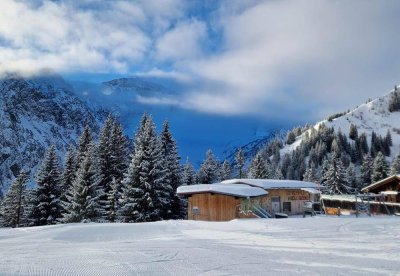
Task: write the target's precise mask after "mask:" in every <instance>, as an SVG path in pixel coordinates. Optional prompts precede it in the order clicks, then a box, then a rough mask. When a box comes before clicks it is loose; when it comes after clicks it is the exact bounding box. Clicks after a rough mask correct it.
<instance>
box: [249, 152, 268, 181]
mask: <svg viewBox="0 0 400 276" xmlns="http://www.w3.org/2000/svg"><path fill="white" fill-rule="evenodd" d="M249 177H250V178H255V179H265V178H267V177H268V170H267V167H266V166H265V161H264V159H263V158H262V155H261V153H257V154H256V156H255V157H254V158H253V160H252V161H251V165H250V171H249Z"/></svg>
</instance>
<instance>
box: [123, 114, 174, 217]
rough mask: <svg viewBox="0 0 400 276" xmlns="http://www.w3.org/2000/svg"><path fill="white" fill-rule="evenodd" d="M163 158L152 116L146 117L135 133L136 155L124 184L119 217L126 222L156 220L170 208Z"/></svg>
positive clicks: (133, 157)
mask: <svg viewBox="0 0 400 276" xmlns="http://www.w3.org/2000/svg"><path fill="white" fill-rule="evenodd" d="M163 165H164V158H163V157H162V148H161V142H160V140H159V139H158V136H157V133H156V130H155V126H154V123H153V120H152V119H151V117H148V116H147V115H146V114H145V115H143V117H142V120H141V125H140V126H139V129H138V130H137V132H136V135H135V141H134V153H133V155H132V160H131V163H130V165H129V168H128V172H127V173H126V175H125V177H124V179H123V181H122V185H123V188H122V190H123V194H122V200H121V209H120V212H119V215H120V218H121V220H122V221H124V222H145V221H157V220H160V219H161V218H162V217H161V215H162V212H161V209H162V208H164V210H163V212H168V210H166V211H165V209H166V208H168V207H169V206H170V197H169V196H170V194H169V193H167V192H166V191H168V190H170V189H168V188H166V186H167V185H169V183H167V180H166V179H165V168H164V167H163Z"/></svg>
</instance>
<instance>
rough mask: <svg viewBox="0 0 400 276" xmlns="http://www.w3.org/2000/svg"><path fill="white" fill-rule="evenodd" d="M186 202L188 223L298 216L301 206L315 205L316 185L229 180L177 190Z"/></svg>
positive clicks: (302, 207)
mask: <svg viewBox="0 0 400 276" xmlns="http://www.w3.org/2000/svg"><path fill="white" fill-rule="evenodd" d="M177 193H178V195H180V196H185V197H187V198H188V219H191V220H209V221H226V220H232V219H235V218H246V217H261V218H266V217H274V216H275V215H276V214H278V213H284V214H287V215H299V214H303V212H304V204H305V202H308V201H311V202H316V203H317V205H318V204H319V196H320V191H319V190H318V186H317V184H314V183H310V182H303V181H294V180H272V179H232V180H226V181H222V182H221V183H216V184H197V185H190V186H181V187H179V188H178V190H177Z"/></svg>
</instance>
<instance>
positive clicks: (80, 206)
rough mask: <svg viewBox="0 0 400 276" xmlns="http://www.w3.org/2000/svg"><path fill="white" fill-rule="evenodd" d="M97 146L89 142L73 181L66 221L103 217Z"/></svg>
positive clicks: (91, 219)
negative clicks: (99, 201)
mask: <svg viewBox="0 0 400 276" xmlns="http://www.w3.org/2000/svg"><path fill="white" fill-rule="evenodd" d="M96 159H97V156H96V146H95V145H94V144H92V143H91V144H89V145H88V147H87V152H86V153H85V156H84V159H83V161H82V162H81V163H80V165H79V169H78V171H77V173H76V177H75V179H74V181H73V182H72V188H71V191H70V193H68V194H67V199H68V200H67V204H66V205H65V206H64V209H65V211H66V212H65V213H64V215H63V219H62V220H63V221H64V222H83V221H96V220H98V219H99V218H100V217H101V215H102V214H101V210H100V209H99V205H98V200H99V197H100V196H102V195H103V193H102V190H101V189H99V187H98V182H99V178H98V175H97V172H98V168H97V164H96V162H97V160H96Z"/></svg>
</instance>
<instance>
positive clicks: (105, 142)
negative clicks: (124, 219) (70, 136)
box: [95, 114, 114, 219]
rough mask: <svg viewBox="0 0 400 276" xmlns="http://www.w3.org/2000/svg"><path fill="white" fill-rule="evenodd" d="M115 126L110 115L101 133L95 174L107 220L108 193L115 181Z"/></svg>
mask: <svg viewBox="0 0 400 276" xmlns="http://www.w3.org/2000/svg"><path fill="white" fill-rule="evenodd" d="M113 124H114V122H113V117H112V116H111V114H110V115H108V117H107V119H106V121H105V123H104V125H103V128H102V129H101V131H100V137H99V142H98V145H97V157H98V161H97V162H98V166H96V168H97V169H98V171H96V172H95V174H96V175H97V176H98V183H97V185H98V187H97V189H99V190H101V191H102V196H101V197H99V199H98V205H99V211H100V213H101V216H102V217H103V218H105V219H106V218H107V215H106V213H107V207H106V206H108V205H109V202H108V193H109V192H110V191H111V182H112V181H113V179H114V176H113V174H112V169H113V164H112V156H113V154H114V153H113V152H112V150H113V148H112V144H113V143H114V141H113V140H112V139H111V138H112V137H111V132H112V127H113Z"/></svg>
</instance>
